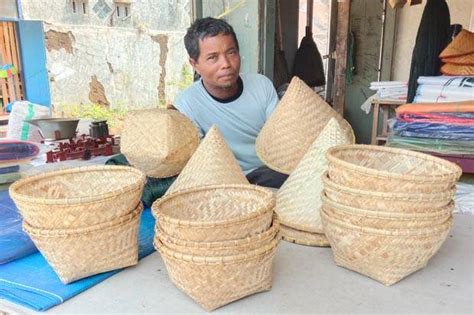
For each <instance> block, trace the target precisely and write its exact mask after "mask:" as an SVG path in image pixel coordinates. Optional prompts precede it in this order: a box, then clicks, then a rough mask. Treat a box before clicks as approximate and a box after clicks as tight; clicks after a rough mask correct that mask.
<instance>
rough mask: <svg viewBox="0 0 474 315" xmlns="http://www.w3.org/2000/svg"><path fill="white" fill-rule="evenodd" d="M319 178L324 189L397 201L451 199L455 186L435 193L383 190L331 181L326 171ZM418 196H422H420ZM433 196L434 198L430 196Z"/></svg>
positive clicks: (454, 192) (362, 196)
mask: <svg viewBox="0 0 474 315" xmlns="http://www.w3.org/2000/svg"><path fill="white" fill-rule="evenodd" d="M321 179H322V181H323V184H324V190H326V188H327V187H329V189H333V190H337V191H338V192H342V193H344V194H348V195H354V196H356V197H359V198H360V197H361V198H377V199H385V200H390V201H393V199H396V200H397V201H399V200H403V201H435V200H436V201H440V200H445V199H447V198H449V199H452V198H453V197H454V195H455V194H456V187H453V188H452V189H450V190H446V191H443V192H436V193H405V192H383V191H374V190H362V189H358V188H352V187H349V186H345V185H341V184H338V183H337V182H335V181H333V180H332V179H331V178H330V177H329V173H328V171H326V172H324V174H323V175H322V176H321ZM420 196H422V197H421V198H420ZM423 196H430V198H429V199H428V198H427V199H426V200H424V199H423ZM431 197H435V198H431Z"/></svg>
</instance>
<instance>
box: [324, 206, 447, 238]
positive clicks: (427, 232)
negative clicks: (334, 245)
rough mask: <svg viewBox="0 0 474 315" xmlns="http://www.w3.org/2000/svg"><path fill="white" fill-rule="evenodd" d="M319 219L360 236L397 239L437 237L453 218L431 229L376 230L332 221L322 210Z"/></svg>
mask: <svg viewBox="0 0 474 315" xmlns="http://www.w3.org/2000/svg"><path fill="white" fill-rule="evenodd" d="M321 217H322V218H324V220H326V221H328V222H329V223H330V224H333V225H336V226H339V227H340V228H345V229H347V230H352V231H356V232H359V233H362V234H370V235H381V236H399V237H427V236H431V235H437V234H439V233H441V232H444V231H446V230H449V229H450V228H451V226H452V223H453V216H452V215H450V216H449V218H448V219H447V220H446V222H443V223H442V224H439V225H435V226H431V227H425V228H412V229H377V228H372V227H361V226H357V225H353V224H349V223H346V222H342V221H340V220H337V219H334V218H332V217H331V216H329V215H328V214H327V213H326V211H325V210H324V209H321ZM325 225H327V224H325Z"/></svg>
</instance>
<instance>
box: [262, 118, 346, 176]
mask: <svg viewBox="0 0 474 315" xmlns="http://www.w3.org/2000/svg"><path fill="white" fill-rule="evenodd" d="M331 118H335V117H331ZM341 118H342V119H337V118H336V121H337V123H338V124H339V126H340V125H341V120H342V121H344V122H345V124H346V125H347V126H348V127H349V128H347V130H349V131H350V133H351V142H352V143H355V134H354V129H353V128H352V126H351V124H349V122H348V121H347V120H346V119H344V117H341ZM329 120H331V119H329ZM329 120H328V121H327V122H329ZM341 128H342V127H341ZM323 129H324V127H323ZM321 130H322V129H321ZM344 131H346V130H344ZM318 136H319V135H318ZM318 136H316V138H314V140H313V142H314V141H316V139H317V138H318ZM257 139H258V137H257ZM311 144H312V143H311ZM311 144H310V146H311ZM308 148H309V147H308ZM255 151H256V153H257V156H258V158H259V159H260V160H261V161H262V162H263V164H265V165H266V166H268V167H269V168H271V169H272V170H274V171H277V172H280V173H282V174H286V175H290V174H291V173H292V171H291V170H289V169H282V168H279V167H278V166H275V165H274V163H271V162H268V160H267V159H266V158H265V157H264V154H263V152H261V149H260V146H257V145H256V146H255ZM305 154H306V152H305V153H304V154H303V155H302V157H301V158H303V157H304V155H305ZM298 164H299V163H298ZM298 164H296V166H295V169H296V167H298Z"/></svg>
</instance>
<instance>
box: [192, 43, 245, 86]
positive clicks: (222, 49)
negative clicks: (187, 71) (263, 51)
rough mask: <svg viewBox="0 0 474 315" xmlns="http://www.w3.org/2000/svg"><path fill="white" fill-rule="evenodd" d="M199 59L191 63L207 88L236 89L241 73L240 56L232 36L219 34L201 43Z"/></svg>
mask: <svg viewBox="0 0 474 315" xmlns="http://www.w3.org/2000/svg"><path fill="white" fill-rule="evenodd" d="M199 51H200V54H199V58H198V59H197V60H194V59H192V58H190V63H191V65H192V66H193V68H194V69H195V70H196V72H197V73H199V74H200V75H201V78H202V80H203V81H204V84H205V85H206V87H207V88H210V89H229V88H232V87H235V86H236V84H237V79H238V78H239V71H240V55H239V51H238V49H237V45H236V43H235V42H234V38H233V37H232V35H222V34H219V35H217V36H214V37H206V38H204V39H203V40H200V41H199Z"/></svg>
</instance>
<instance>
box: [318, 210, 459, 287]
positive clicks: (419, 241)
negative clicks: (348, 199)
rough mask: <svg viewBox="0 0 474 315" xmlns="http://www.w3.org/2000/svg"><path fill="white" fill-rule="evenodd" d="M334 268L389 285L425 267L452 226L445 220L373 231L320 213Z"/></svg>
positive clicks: (374, 229)
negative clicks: (413, 226) (415, 226)
mask: <svg viewBox="0 0 474 315" xmlns="http://www.w3.org/2000/svg"><path fill="white" fill-rule="evenodd" d="M321 218H322V220H323V225H324V231H325V233H326V237H327V238H328V240H329V243H330V244H331V249H332V252H333V255H334V261H335V263H336V265H339V266H342V267H345V268H347V269H350V270H353V271H356V272H359V273H361V274H363V275H366V276H368V277H370V278H373V279H375V280H377V281H379V282H381V283H383V284H385V285H392V284H394V283H396V282H398V281H400V280H401V279H403V278H405V277H406V276H408V275H409V274H411V273H413V272H415V271H417V270H419V269H422V268H424V267H425V266H426V264H427V263H428V261H429V260H430V258H431V257H432V256H433V255H434V254H436V252H437V251H438V250H439V248H440V247H441V245H442V244H443V242H444V241H445V240H446V237H447V235H448V233H449V230H450V228H451V226H452V218H450V219H449V220H448V221H446V222H444V223H442V224H440V225H436V226H431V227H428V228H419V229H395V230H389V229H376V228H368V227H360V226H356V225H352V224H348V223H346V222H343V221H340V220H337V219H336V218H333V217H331V216H330V214H328V213H327V212H326V211H325V210H324V208H323V209H322V210H321Z"/></svg>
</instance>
